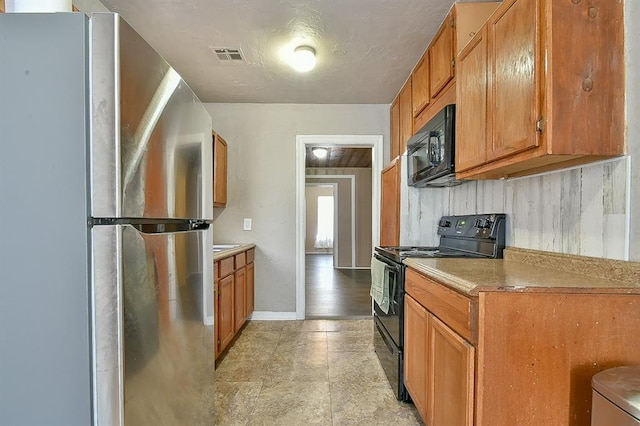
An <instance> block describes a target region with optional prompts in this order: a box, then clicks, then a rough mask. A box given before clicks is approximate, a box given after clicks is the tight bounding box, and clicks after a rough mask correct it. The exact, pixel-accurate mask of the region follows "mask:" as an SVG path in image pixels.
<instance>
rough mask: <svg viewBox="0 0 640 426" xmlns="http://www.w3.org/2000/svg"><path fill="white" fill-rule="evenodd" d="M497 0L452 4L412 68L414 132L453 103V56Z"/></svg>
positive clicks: (474, 32)
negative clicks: (494, 0) (492, 0)
mask: <svg viewBox="0 0 640 426" xmlns="http://www.w3.org/2000/svg"><path fill="white" fill-rule="evenodd" d="M499 4H500V3H499V2H472V3H454V5H453V6H452V7H451V10H450V11H449V13H448V14H447V16H446V18H445V19H444V21H443V22H442V24H441V25H440V28H439V29H438V31H437V32H436V35H435V37H434V38H433V40H431V43H430V44H429V47H428V49H427V51H426V52H425V53H424V55H423V56H422V58H421V59H420V61H419V62H418V64H417V65H416V66H415V68H414V69H413V73H412V80H413V112H414V117H415V120H414V126H413V128H414V131H416V132H417V131H418V130H420V129H421V128H422V126H424V124H425V123H427V122H428V121H429V120H430V119H431V118H433V117H434V116H435V115H437V114H438V112H440V110H441V109H442V108H443V107H444V106H446V105H449V104H454V103H456V90H455V82H456V78H457V77H456V74H457V72H458V71H457V68H458V65H457V64H456V61H457V59H456V55H457V54H458V53H459V52H460V51H461V50H462V49H463V48H464V47H465V46H466V45H467V43H469V41H470V40H471V39H472V38H473V37H474V36H475V35H476V34H477V33H478V32H479V31H480V30H481V29H482V27H483V25H484V24H485V23H486V22H487V19H489V17H490V16H491V14H492V13H493V12H494V11H495V10H496V8H497V7H498V5H499Z"/></svg>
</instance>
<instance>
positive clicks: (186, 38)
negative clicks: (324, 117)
mask: <svg viewBox="0 0 640 426" xmlns="http://www.w3.org/2000/svg"><path fill="white" fill-rule="evenodd" d="M101 1H102V3H103V4H104V5H105V6H106V7H107V8H108V9H109V10H111V11H114V12H118V13H120V14H121V15H122V17H123V18H124V19H125V20H126V21H127V22H129V24H130V25H131V26H133V27H134V28H135V29H136V30H137V31H138V32H139V33H140V34H141V35H142V37H144V38H145V40H147V41H148V42H149V43H150V44H151V45H152V46H153V47H154V48H155V49H156V50H157V51H158V52H159V53H160V54H161V55H162V56H164V58H165V59H166V60H167V61H168V62H169V63H170V64H171V65H172V66H173V67H174V68H175V69H176V70H177V71H178V72H179V73H180V74H181V75H182V77H183V78H184V79H185V80H186V81H187V83H188V84H189V85H190V86H191V87H192V88H193V90H194V91H195V92H196V94H197V95H198V97H199V98H200V99H201V100H202V101H204V102H223V103H227V102H228V103H236V102H258V103H316V104H334V103H356V104H358V103H375V104H377V103H391V101H392V100H393V98H394V97H395V95H396V94H397V93H398V91H399V90H400V88H401V86H402V84H403V83H404V81H405V80H406V78H407V76H408V75H409V73H410V72H411V69H412V68H413V66H414V65H415V63H416V62H417V61H418V59H419V58H420V56H421V55H422V52H423V51H424V49H425V47H426V45H427V43H428V42H429V40H430V39H431V38H432V37H433V35H434V34H435V31H436V30H437V28H438V26H439V24H440V22H441V21H442V19H443V18H444V16H445V15H446V13H447V11H448V10H449V8H450V7H451V5H452V3H453V0H306V1H305V0H101ZM300 44H308V45H311V46H313V47H314V48H315V49H316V51H317V59H318V64H317V66H316V68H315V69H314V70H312V71H310V72H308V73H297V72H295V71H294V70H293V69H291V68H290V67H289V66H288V65H287V64H286V62H285V59H284V57H285V56H286V53H287V52H289V51H291V50H293V48H294V47H295V46H297V45H300ZM212 47H231V48H240V49H242V51H243V53H244V55H245V58H246V62H244V63H240V64H236V63H234V64H230V63H228V62H227V63H225V62H221V61H220V60H219V59H218V58H217V56H216V55H215V54H214V52H213V51H212V49H211V48H212Z"/></svg>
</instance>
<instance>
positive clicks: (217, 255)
mask: <svg viewBox="0 0 640 426" xmlns="http://www.w3.org/2000/svg"><path fill="white" fill-rule="evenodd" d="M255 247H256V245H255V244H253V243H249V244H241V245H239V246H238V247H234V248H232V249H228V250H221V251H219V252H216V253H213V260H214V261H216V260H222V259H226V258H227V257H230V256H233V255H236V254H239V253H242V252H243V251H247V250H250V249H252V248H255Z"/></svg>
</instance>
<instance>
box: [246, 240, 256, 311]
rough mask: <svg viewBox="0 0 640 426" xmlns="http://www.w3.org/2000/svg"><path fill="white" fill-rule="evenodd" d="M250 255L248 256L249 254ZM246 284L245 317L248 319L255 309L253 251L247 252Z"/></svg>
mask: <svg viewBox="0 0 640 426" xmlns="http://www.w3.org/2000/svg"><path fill="white" fill-rule="evenodd" d="M249 253H250V254H249ZM246 270H247V272H246V280H247V281H246V282H247V290H246V295H247V299H246V300H247V303H246V312H245V316H246V317H247V318H249V317H250V316H251V314H253V310H254V309H255V295H254V292H255V269H254V266H253V249H251V250H249V251H248V252H247V267H246Z"/></svg>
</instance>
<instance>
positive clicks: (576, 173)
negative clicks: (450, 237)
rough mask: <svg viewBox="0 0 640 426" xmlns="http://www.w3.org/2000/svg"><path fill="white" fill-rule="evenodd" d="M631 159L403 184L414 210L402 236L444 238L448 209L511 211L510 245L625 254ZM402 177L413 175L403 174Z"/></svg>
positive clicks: (406, 206) (429, 240) (426, 241)
mask: <svg viewBox="0 0 640 426" xmlns="http://www.w3.org/2000/svg"><path fill="white" fill-rule="evenodd" d="M628 165H629V160H628V158H627V157H624V158H620V159H617V160H615V161H612V162H607V163H600V164H596V165H591V166H587V167H582V168H577V169H573V170H567V171H561V172H555V173H550V174H545V175H539V176H532V177H524V178H518V179H511V180H487V181H469V182H465V183H463V184H462V185H459V186H454V187H451V188H424V189H414V188H408V187H406V185H403V192H402V198H403V199H402V203H403V211H404V212H411V213H410V214H409V213H406V214H405V215H404V217H403V219H404V220H403V221H401V244H421V245H437V243H438V241H437V236H436V234H435V229H436V224H437V220H438V219H439V218H440V216H442V215H444V214H453V215H460V214H473V213H502V212H504V213H506V214H507V215H508V221H507V245H510V246H514V247H522V248H529V249H536V250H545V251H553V252H560V253H571V254H580V255H585V256H596V257H606V258H610V259H626V258H627V256H628V254H627V246H628V241H627V240H626V235H627V234H628V230H627V228H628V224H627V222H628V211H627V202H626V200H627V171H628ZM403 166H404V163H403ZM403 169H404V167H403ZM403 171H404V170H403ZM403 179H404V181H405V182H406V177H405V176H404V175H403Z"/></svg>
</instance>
